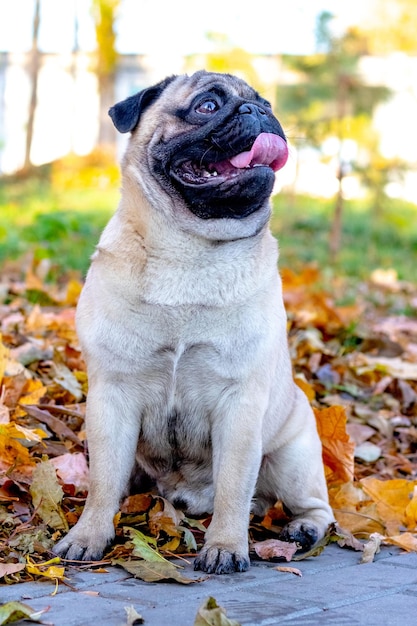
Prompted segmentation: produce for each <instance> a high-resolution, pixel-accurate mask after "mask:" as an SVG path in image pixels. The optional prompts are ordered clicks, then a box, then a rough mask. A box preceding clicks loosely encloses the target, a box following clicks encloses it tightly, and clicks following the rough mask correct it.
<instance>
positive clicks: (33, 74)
mask: <svg viewBox="0 0 417 626" xmlns="http://www.w3.org/2000/svg"><path fill="white" fill-rule="evenodd" d="M40 11H41V3H40V0H35V10H34V13H33V23H32V48H31V51H30V65H29V81H30V100H29V111H28V121H27V126H26V142H25V160H24V163H23V171H24V172H27V171H28V170H29V168H30V166H31V160H30V152H31V149H32V141H33V127H34V123H35V113H36V104H37V99H38V78H39V68H40V63H41V56H40V51H39V26H40Z"/></svg>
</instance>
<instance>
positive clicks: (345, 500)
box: [329, 482, 385, 536]
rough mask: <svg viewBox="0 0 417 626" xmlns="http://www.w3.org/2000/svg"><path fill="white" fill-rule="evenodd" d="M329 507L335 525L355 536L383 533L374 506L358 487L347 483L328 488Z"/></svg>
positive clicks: (381, 524)
mask: <svg viewBox="0 0 417 626" xmlns="http://www.w3.org/2000/svg"><path fill="white" fill-rule="evenodd" d="M329 500H330V506H331V507H332V509H333V512H334V514H335V517H336V520H337V523H338V524H339V526H341V528H343V529H344V530H347V531H349V532H350V533H352V534H353V535H355V536H368V535H369V534H370V533H374V532H380V533H382V532H383V533H385V525H384V523H383V522H382V520H381V519H380V515H379V513H378V511H377V508H376V504H375V503H374V502H373V501H372V499H371V498H370V496H368V495H367V494H366V493H365V492H364V491H363V490H362V489H361V488H360V487H359V486H357V485H356V484H354V483H352V482H349V483H344V484H343V485H331V486H330V487H329Z"/></svg>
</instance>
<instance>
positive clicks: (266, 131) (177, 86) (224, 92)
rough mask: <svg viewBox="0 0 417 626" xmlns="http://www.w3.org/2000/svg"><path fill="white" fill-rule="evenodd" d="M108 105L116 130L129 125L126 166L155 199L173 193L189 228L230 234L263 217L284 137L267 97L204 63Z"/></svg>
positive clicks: (247, 231) (250, 228) (253, 227)
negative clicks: (192, 71) (202, 68)
mask: <svg viewBox="0 0 417 626" xmlns="http://www.w3.org/2000/svg"><path fill="white" fill-rule="evenodd" d="M109 113H110V116H111V118H112V120H113V123H114V125H115V126H116V128H117V129H118V130H119V131H120V132H122V133H126V132H131V133H132V136H131V140H130V145H129V148H128V150H127V153H126V158H125V167H126V168H128V167H132V166H133V167H134V168H135V169H136V168H137V170H138V171H139V170H140V172H139V173H140V174H141V175H139V177H138V178H139V179H140V182H141V184H142V186H143V187H144V189H145V193H146V191H147V192H148V194H147V195H148V196H150V198H151V199H153V201H154V204H155V203H156V204H160V203H161V202H160V201H161V196H160V194H161V192H162V193H164V195H168V196H169V197H170V198H171V199H172V198H174V205H175V209H176V210H178V205H180V206H181V208H182V209H185V210H186V213H187V214H188V215H187V216H186V217H185V219H186V221H187V225H188V228H190V227H191V226H192V224H194V227H193V228H192V230H193V231H195V230H197V231H198V232H199V233H200V234H201V233H204V234H207V233H212V236H213V237H214V238H216V237H218V234H219V232H220V233H221V234H223V236H222V237H219V238H220V239H222V238H225V239H229V238H231V237H233V236H235V235H237V236H250V235H253V234H254V233H255V232H257V231H259V229H260V228H262V227H263V226H264V225H265V223H266V222H267V221H268V218H269V202H268V200H269V196H270V194H271V191H272V187H273V184H274V174H275V172H276V171H277V170H278V169H280V168H281V167H283V165H284V164H285V162H286V160H287V157H288V149H287V143H286V140H285V135H284V132H283V130H282V128H281V125H280V123H279V122H278V120H277V119H276V117H275V116H274V114H273V112H272V110H271V106H270V104H269V103H268V102H267V101H266V100H265V99H264V98H262V97H261V96H260V95H259V94H258V93H257V92H256V91H255V90H254V89H252V88H251V87H249V85H247V84H246V83H245V82H244V81H243V80H241V79H239V78H236V77H235V76H231V75H229V74H216V73H209V72H204V71H201V72H197V73H196V74H194V75H192V76H185V75H183V76H173V77H170V78H167V79H165V80H164V81H162V82H161V83H158V84H157V85H155V86H153V87H149V88H148V89H145V90H143V91H141V92H140V93H138V94H136V95H134V96H131V97H130V98H127V99H126V100H124V101H123V102H120V103H118V104H116V105H115V106H114V107H112V108H111V109H110V111H109ZM155 185H156V187H155ZM237 221H239V222H241V224H240V225H239V226H238V225H237V224H236V222H237ZM244 224H245V225H244Z"/></svg>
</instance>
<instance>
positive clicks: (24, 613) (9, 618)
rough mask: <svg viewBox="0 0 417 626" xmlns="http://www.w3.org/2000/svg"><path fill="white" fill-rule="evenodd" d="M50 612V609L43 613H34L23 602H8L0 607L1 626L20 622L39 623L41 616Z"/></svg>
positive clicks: (44, 610)
mask: <svg viewBox="0 0 417 626" xmlns="http://www.w3.org/2000/svg"><path fill="white" fill-rule="evenodd" d="M48 610H49V607H48V608H46V609H43V610H42V611H34V610H33V609H32V608H31V607H30V606H28V605H27V604H23V603H22V602H6V604H2V605H1V606H0V626H3V624H11V623H12V622H17V621H20V620H25V621H26V620H28V621H30V622H37V623H39V618H40V617H41V615H43V614H44V613H46V611H48Z"/></svg>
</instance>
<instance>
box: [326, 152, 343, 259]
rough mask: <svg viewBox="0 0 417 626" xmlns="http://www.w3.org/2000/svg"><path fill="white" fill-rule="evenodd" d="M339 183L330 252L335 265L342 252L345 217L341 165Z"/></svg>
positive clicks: (340, 166) (340, 165) (340, 167)
mask: <svg viewBox="0 0 417 626" xmlns="http://www.w3.org/2000/svg"><path fill="white" fill-rule="evenodd" d="M337 180H338V183H339V186H338V189H337V195H336V204H335V208H334V214H333V222H332V227H331V230H330V240H329V250H330V261H331V263H335V262H336V261H337V256H338V254H339V251H340V245H341V242H342V216H343V200H344V199H343V164H342V163H340V164H339V173H338V176H337Z"/></svg>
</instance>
